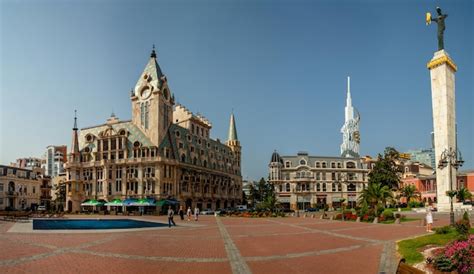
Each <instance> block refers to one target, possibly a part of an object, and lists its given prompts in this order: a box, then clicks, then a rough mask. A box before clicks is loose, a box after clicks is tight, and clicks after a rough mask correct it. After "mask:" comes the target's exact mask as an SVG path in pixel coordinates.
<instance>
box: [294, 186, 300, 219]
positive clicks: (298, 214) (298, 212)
mask: <svg viewBox="0 0 474 274" xmlns="http://www.w3.org/2000/svg"><path fill="white" fill-rule="evenodd" d="M293 194H295V196H296V217H299V216H300V211H299V208H298V193H297V192H296V186H295V188H293Z"/></svg>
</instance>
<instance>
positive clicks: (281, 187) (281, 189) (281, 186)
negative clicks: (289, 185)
mask: <svg viewBox="0 0 474 274" xmlns="http://www.w3.org/2000/svg"><path fill="white" fill-rule="evenodd" d="M282 191H283V185H281V184H280V192H282Z"/></svg>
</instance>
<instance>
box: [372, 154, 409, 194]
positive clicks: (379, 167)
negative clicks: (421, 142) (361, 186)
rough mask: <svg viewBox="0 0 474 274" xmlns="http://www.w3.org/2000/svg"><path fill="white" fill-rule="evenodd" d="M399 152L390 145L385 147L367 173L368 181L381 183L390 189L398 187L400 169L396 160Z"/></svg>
mask: <svg viewBox="0 0 474 274" xmlns="http://www.w3.org/2000/svg"><path fill="white" fill-rule="evenodd" d="M398 158H399V153H398V151H397V150H395V149H394V148H392V147H387V148H386V149H385V151H384V155H383V156H382V155H381V154H379V155H378V157H377V161H376V162H375V165H374V168H373V169H372V171H371V172H370V173H369V183H376V184H382V185H384V186H388V187H389V188H390V189H392V190H396V189H398V188H399V184H400V174H401V169H400V167H399V166H398V165H397V163H396V161H397V159H398Z"/></svg>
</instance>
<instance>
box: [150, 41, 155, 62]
mask: <svg viewBox="0 0 474 274" xmlns="http://www.w3.org/2000/svg"><path fill="white" fill-rule="evenodd" d="M150 58H155V59H156V52H155V44H153V50H152V51H151V55H150Z"/></svg>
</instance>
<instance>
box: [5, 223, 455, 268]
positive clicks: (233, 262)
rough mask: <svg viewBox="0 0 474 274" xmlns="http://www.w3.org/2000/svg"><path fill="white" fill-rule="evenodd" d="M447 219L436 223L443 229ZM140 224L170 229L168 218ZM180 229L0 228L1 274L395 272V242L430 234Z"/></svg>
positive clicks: (414, 228) (357, 227) (333, 227)
mask: <svg viewBox="0 0 474 274" xmlns="http://www.w3.org/2000/svg"><path fill="white" fill-rule="evenodd" d="M69 217H74V218H77V216H69ZM88 217H89V218H90V217H91V216H88ZM418 217H420V218H421V217H422V216H421V215H420V216H418ZM446 217H447V216H444V215H439V216H437V217H436V218H438V221H439V222H438V224H439V225H440V224H444V223H445V222H446V220H445V219H446ZM101 218H103V216H101ZM106 218H116V217H115V216H110V217H109V216H107V217H106ZM121 218H123V217H121ZM138 219H144V220H150V221H161V222H166V218H165V217H155V216H150V217H138ZM177 224H178V226H177V227H172V228H168V227H165V228H157V229H152V230H143V231H131V232H128V231H127V232H110V233H94V232H93V231H92V233H91V231H88V233H85V232H84V233H47V234H45V233H37V232H32V233H31V232H29V233H17V232H9V230H10V229H12V227H13V226H15V225H16V224H14V223H11V222H5V221H0V247H1V252H0V273H23V272H33V273H144V272H157V273H193V274H195V273H272V274H275V273H378V272H380V271H388V272H391V270H393V268H394V267H396V262H397V260H396V258H395V250H394V248H395V245H394V241H396V240H398V239H402V238H407V237H412V236H415V235H421V234H424V233H425V229H424V227H421V226H420V222H419V221H413V222H407V223H402V224H400V225H395V224H391V225H387V224H368V223H355V222H341V221H329V220H320V219H318V218H295V217H287V218H260V219H258V218H249V219H245V218H229V217H218V218H216V217H214V216H202V217H201V218H200V220H199V221H198V222H194V221H191V222H188V221H186V220H185V221H181V220H177ZM12 230H13V229H12Z"/></svg>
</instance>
